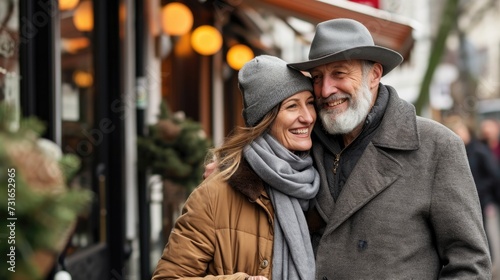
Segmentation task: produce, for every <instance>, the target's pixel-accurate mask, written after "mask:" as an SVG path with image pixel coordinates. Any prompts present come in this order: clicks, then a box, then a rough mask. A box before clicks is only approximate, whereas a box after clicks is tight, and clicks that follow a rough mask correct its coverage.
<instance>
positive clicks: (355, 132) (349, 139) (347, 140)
mask: <svg viewBox="0 0 500 280" xmlns="http://www.w3.org/2000/svg"><path fill="white" fill-rule="evenodd" d="M363 124H364V122H361V123H360V124H359V125H358V126H357V127H355V128H354V129H353V130H352V131H351V132H349V133H347V134H343V135H342V140H343V141H344V147H347V146H349V144H351V143H352V142H353V141H354V140H355V139H356V138H357V137H358V136H359V134H361V131H363Z"/></svg>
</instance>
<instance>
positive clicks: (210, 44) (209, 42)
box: [191, 25, 222, 55]
mask: <svg viewBox="0 0 500 280" xmlns="http://www.w3.org/2000/svg"><path fill="white" fill-rule="evenodd" d="M191 46H192V47H193V49H194V50H195V51H196V52H197V53H199V54H201V55H212V54H214V53H216V52H218V51H219V50H220V48H221V47H222V35H221V34H220V32H219V30H217V29H216V28H215V27H213V26H210V25H202V26H200V27H198V28H196V29H195V30H194V31H193V34H192V35H191Z"/></svg>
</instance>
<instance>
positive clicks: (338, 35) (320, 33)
mask: <svg viewBox="0 0 500 280" xmlns="http://www.w3.org/2000/svg"><path fill="white" fill-rule="evenodd" d="M351 59H361V60H369V61H374V62H378V63H380V64H382V66H383V68H384V70H383V73H382V75H385V74H387V73H389V72H390V71H391V70H392V69H394V68H395V67H396V66H398V65H399V64H400V63H401V62H403V57H402V56H401V55H400V54H399V53H398V52H395V51H393V50H391V49H388V48H384V47H381V46H376V45H375V43H374V42H373V37H372V35H371V34H370V31H368V29H367V28H366V27H365V26H364V25H363V24H362V23H360V22H358V21H355V20H353V19H346V18H339V19H332V20H328V21H324V22H321V23H319V24H318V25H317V26H316V33H315V35H314V38H313V41H312V43H311V49H310V51H309V60H308V61H305V62H297V63H289V64H288V65H289V66H290V67H292V68H295V69H298V70H301V71H308V70H311V69H312V68H314V67H316V66H320V65H323V64H327V63H331V62H335V61H342V60H351Z"/></svg>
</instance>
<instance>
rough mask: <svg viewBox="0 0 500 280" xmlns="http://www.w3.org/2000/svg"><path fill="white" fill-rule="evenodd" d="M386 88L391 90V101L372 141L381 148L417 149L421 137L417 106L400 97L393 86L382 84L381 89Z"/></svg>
mask: <svg viewBox="0 0 500 280" xmlns="http://www.w3.org/2000/svg"><path fill="white" fill-rule="evenodd" d="M384 88H386V89H387V90H388V92H389V103H388V104H387V109H386V110H385V115H384V117H383V119H382V122H381V123H380V127H379V128H378V132H377V133H375V135H374V137H373V139H372V143H373V145H375V146H377V147H381V148H390V149H395V150H407V151H408V150H417V149H418V148H419V146H420V138H419V134H418V131H417V119H416V117H415V107H414V106H413V105H411V104H410V103H408V102H406V101H404V100H402V99H400V98H399V96H398V94H397V92H396V90H395V89H394V88H392V87H391V86H385V85H382V84H380V89H379V91H380V90H383V89H384Z"/></svg>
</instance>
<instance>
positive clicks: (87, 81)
mask: <svg viewBox="0 0 500 280" xmlns="http://www.w3.org/2000/svg"><path fill="white" fill-rule="evenodd" d="M73 81H74V82H75V84H76V85H77V86H78V87H80V88H88V87H90V86H92V84H93V83H94V77H92V74H90V73H89V72H86V71H82V70H77V71H75V73H73Z"/></svg>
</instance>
